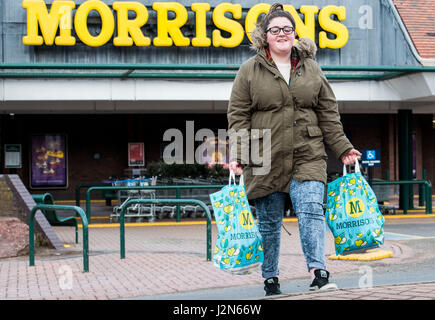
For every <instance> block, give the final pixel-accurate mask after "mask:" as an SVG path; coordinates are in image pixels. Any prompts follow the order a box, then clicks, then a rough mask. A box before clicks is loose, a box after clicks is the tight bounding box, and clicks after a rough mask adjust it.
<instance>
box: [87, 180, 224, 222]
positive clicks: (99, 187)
mask: <svg viewBox="0 0 435 320" xmlns="http://www.w3.org/2000/svg"><path fill="white" fill-rule="evenodd" d="M224 186H225V185H177V186H132V187H129V186H119V187H117V186H113V187H101V186H95V187H90V188H89V189H88V190H87V191H86V215H87V218H88V221H90V220H91V192H92V191H95V190H116V191H119V190H163V189H175V198H176V200H178V199H180V198H181V192H180V191H181V189H221V188H222V187H224ZM156 200H159V199H156ZM176 212H177V213H176V217H177V218H176V221H177V222H180V220H181V219H180V217H181V214H180V204H177V211H176Z"/></svg>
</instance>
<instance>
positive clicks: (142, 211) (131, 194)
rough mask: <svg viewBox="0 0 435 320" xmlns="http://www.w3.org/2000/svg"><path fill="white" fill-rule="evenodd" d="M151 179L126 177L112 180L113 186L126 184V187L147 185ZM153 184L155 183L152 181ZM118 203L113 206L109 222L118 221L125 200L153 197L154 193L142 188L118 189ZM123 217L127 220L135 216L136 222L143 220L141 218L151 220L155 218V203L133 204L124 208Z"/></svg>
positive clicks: (154, 196)
mask: <svg viewBox="0 0 435 320" xmlns="http://www.w3.org/2000/svg"><path fill="white" fill-rule="evenodd" d="M150 181H151V179H144V178H136V179H127V180H117V181H113V182H112V185H113V186H127V187H136V186H148V185H149V182H150ZM153 182H154V181H153ZM153 184H155V183H153ZM117 197H118V205H117V206H114V207H113V212H112V214H111V215H110V222H112V221H114V222H117V221H119V217H120V214H121V210H122V209H123V208H124V206H125V204H126V203H127V201H129V200H132V199H148V198H151V199H155V198H156V193H155V190H150V189H144V190H118V191H117ZM126 210H127V211H126V214H125V217H126V218H127V221H129V220H130V218H137V220H136V221H137V222H141V221H143V218H148V221H149V222H153V221H154V220H155V205H154V204H150V205H145V204H140V203H137V204H134V205H133V206H130V207H128V208H127V209H126Z"/></svg>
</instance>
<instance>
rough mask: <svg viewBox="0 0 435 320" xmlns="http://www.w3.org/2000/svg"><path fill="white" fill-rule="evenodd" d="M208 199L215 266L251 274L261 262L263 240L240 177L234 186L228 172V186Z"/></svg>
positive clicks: (233, 176) (232, 175)
mask: <svg viewBox="0 0 435 320" xmlns="http://www.w3.org/2000/svg"><path fill="white" fill-rule="evenodd" d="M232 179H233V180H234V184H231V182H232V181H231V180H232ZM210 200H211V205H212V207H213V214H214V217H215V219H216V226H217V230H218V236H217V240H216V245H215V248H214V252H213V263H214V265H215V266H216V267H218V268H220V269H221V270H224V271H228V272H231V273H233V274H247V273H250V272H251V271H252V270H253V269H256V268H258V267H259V266H260V265H261V263H262V262H263V259H264V255H263V240H262V238H261V235H260V232H259V231H258V227H257V224H256V222H255V220H254V217H253V215H252V212H251V208H250V206H249V203H248V198H247V196H246V190H245V186H244V185H243V176H241V178H240V183H239V185H237V184H235V175H234V173H233V172H232V171H231V172H230V179H229V184H228V186H225V187H223V188H222V189H221V190H220V191H218V192H215V193H212V194H210Z"/></svg>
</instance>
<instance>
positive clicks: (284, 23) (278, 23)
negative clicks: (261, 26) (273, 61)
mask: <svg viewBox="0 0 435 320" xmlns="http://www.w3.org/2000/svg"><path fill="white" fill-rule="evenodd" d="M273 27H279V28H284V27H291V28H294V27H293V25H292V23H291V22H290V20H289V19H287V18H285V17H276V18H273V19H272V20H270V22H269V25H268V26H267V30H270V28H273ZM266 41H267V43H268V44H269V50H270V51H271V52H272V53H275V54H278V55H286V54H289V53H290V51H291V49H292V47H293V42H294V41H295V32H294V31H293V32H291V33H290V34H285V33H284V30H279V33H278V34H277V35H273V34H272V32H271V31H268V32H266Z"/></svg>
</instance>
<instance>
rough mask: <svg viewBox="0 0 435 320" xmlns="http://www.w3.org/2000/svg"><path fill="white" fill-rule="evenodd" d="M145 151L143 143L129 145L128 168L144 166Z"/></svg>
mask: <svg viewBox="0 0 435 320" xmlns="http://www.w3.org/2000/svg"><path fill="white" fill-rule="evenodd" d="M144 165H145V150H144V144H143V142H137V143H133V142H132V143H129V144H128V166H129V167H133V166H144Z"/></svg>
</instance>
